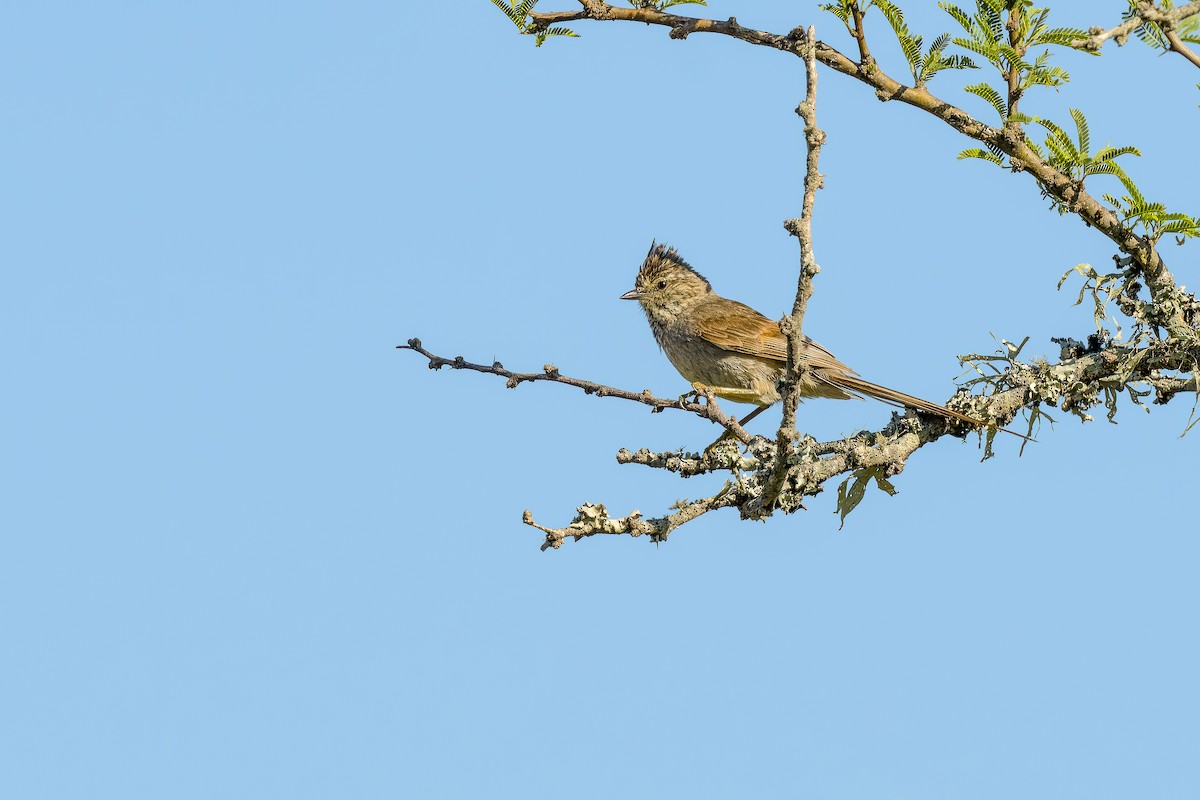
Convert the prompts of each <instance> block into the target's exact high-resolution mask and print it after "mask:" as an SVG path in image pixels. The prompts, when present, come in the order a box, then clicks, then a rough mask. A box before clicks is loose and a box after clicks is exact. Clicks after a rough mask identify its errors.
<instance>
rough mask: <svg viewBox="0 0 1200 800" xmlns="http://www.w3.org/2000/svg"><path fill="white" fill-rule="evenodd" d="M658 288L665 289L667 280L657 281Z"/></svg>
mask: <svg viewBox="0 0 1200 800" xmlns="http://www.w3.org/2000/svg"><path fill="white" fill-rule="evenodd" d="M658 288H660V289H665V288H667V282H666V281H659V282H658Z"/></svg>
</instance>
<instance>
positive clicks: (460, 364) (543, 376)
mask: <svg viewBox="0 0 1200 800" xmlns="http://www.w3.org/2000/svg"><path fill="white" fill-rule="evenodd" d="M396 349H397V350H412V351H414V352H417V353H420V354H421V355H423V356H425V357H426V358H427V359H429V368H430V369H441V368H442V367H450V368H452V369H469V370H474V371H475V372H485V373H487V374H489V375H498V376H500V377H501V378H507V379H508V382H507V384H506V385H507V386H508V388H509V389H515V388H517V387H518V386H520V385H521V384H522V383H526V382H533V381H551V382H553V383H565V384H566V385H568V386H574V387H576V388H578V389H582V390H583V392H584V394H594V395H596V396H597V397H619V398H620V399H622V400H632V401H634V402H635V403H642V404H644V405H648V406H650V407H651V410H652V411H654V412H660V411H662V410H663V409H664V408H678V409H681V410H683V411H689V412H691V413H693V414H695V415H697V416H699V417H703V418H704V419H707V420H709V421H711V422H715V423H716V424H718V425H720V426H721V427H723V428H725V429H726V430H727V431H729V432H730V433H731V434H733V435H734V436H735V437H737V439H738V441H740V442H742V443H743V444H745V443H747V442H749V441H750V438H751V437H750V434H749V433H747V432H746V429H745V428H743V427H742V426H741V425H739V424H738V421H737V420H736V419H734V418H732V417H730V416H727V415H726V414H725V413H724V412H723V411H721V408H720V406H718V405H717V404H716V403H715V402H713V400H712V396H711V395H707V396H706V397H707V401H706V402H705V403H693V402H688V401H686V400H684V399H683V398H679V399H676V400H668V399H666V398H662V397H655V396H654V395H653V394H651V393H650V390H649V389H646V390H644V391H641V392H630V391H627V390H625V389H617V388H614V387H612V386H605V385H604V384H601V383H594V382H592V381H587V380H583V379H582V378H572V377H569V376H567V375H562V374H560V373H559V371H558V367H556V366H554V365H553V364H547V365H546V366H544V367H543V368H542V371H541V372H510V371H509V370H507V369H505V368H504V365H503V364H501V363H500V362H499V361H496V362H493V363H492V365H491V366H487V365H485V364H473V363H471V362H470V361H467V360H465V359H464V358H463V357H462V356H455V357H454V358H445V357H444V356H437V355H434V354H433V353H431V352H429V351H428V350H426V349H425V348H424V347H423V346H422V345H421V340H420V339H416V338H414V339H409V340H408V344H406V345H404V344H398V345H396ZM684 397H687V395H684Z"/></svg>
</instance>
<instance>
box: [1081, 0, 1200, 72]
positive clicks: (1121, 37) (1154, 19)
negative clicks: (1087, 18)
mask: <svg viewBox="0 0 1200 800" xmlns="http://www.w3.org/2000/svg"><path fill="white" fill-rule="evenodd" d="M1193 14H1200V2H1193V3H1188V4H1187V5H1182V6H1179V7H1178V8H1171V9H1162V8H1159V7H1158V6H1157V5H1156V4H1155V3H1153V2H1151V0H1139V2H1138V3H1137V5H1136V8H1135V10H1134V12H1133V15H1132V16H1130V18H1129V19H1127V20H1125V21H1124V22H1122V23H1121V24H1120V25H1117V26H1115V27H1112V28H1109V29H1108V30H1105V29H1104V28H1101V27H1093V28H1091V29H1090V30H1088V33H1090V34H1091V36H1089V37H1088V38H1086V39H1079V40H1076V41H1074V42H1071V46H1072V47H1076V48H1079V49H1080V50H1090V51H1092V52H1098V51H1099V50H1100V48H1102V47H1103V46H1104V43H1105V42H1107V41H1108V40H1109V39H1112V40H1113V41H1115V42H1116V43H1117V46H1118V47H1122V46H1124V44H1125V42H1127V41H1128V40H1129V35H1130V34H1131V33H1133V32H1134V31H1135V30H1137V29H1138V28H1140V27H1141V26H1142V25H1145V24H1147V23H1152V24H1157V25H1158V26H1159V27H1160V28H1161V29H1162V31H1163V33H1164V34H1165V35H1166V38H1167V42H1168V44H1169V49H1171V50H1174V51H1175V52H1176V53H1178V54H1179V55H1181V56H1183V57H1184V58H1186V59H1187V60H1188V61H1190V62H1192V63H1193V64H1194V65H1196V66H1197V67H1200V56H1197V55H1196V53H1195V52H1193V51H1192V50H1191V49H1190V48H1188V46H1187V45H1186V44H1185V43H1184V41H1183V40H1182V39H1180V38H1179V34H1177V33H1175V26H1176V25H1178V24H1179V23H1180V22H1182V21H1183V20H1184V19H1186V18H1188V17H1190V16H1192V15H1193Z"/></svg>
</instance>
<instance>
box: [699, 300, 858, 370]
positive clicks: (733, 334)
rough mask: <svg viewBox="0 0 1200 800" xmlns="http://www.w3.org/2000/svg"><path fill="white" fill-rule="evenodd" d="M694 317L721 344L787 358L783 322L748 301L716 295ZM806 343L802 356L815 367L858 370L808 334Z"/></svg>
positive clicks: (703, 334)
mask: <svg viewBox="0 0 1200 800" xmlns="http://www.w3.org/2000/svg"><path fill="white" fill-rule="evenodd" d="M693 320H694V322H695V325H696V332H697V333H699V334H700V337H701V338H702V339H705V340H706V341H709V342H712V343H713V344H715V345H716V346H717V347H721V348H724V349H726V350H732V351H734V352H736V353H742V354H744V355H748V356H757V357H758V358H765V359H769V360H771V361H778V362H779V363H780V364H784V363H786V362H787V339H786V338H784V335H783V333H782V331H780V330H779V323H778V322H775V321H774V320H770V319H767V318H766V317H764V316H763V315H762V314H760V313H758V312H757V311H755V310H754V309H753V308H750V306H748V305H745V304H743V303H739V302H737V301H736V300H729V299H726V298H724V297H719V298H718V297H714V298H711V299H708V300H705V301H704V302H702V303H698V304H697V305H696V307H694V309H693ZM804 344H805V347H804V349H803V352H801V353H800V359H802V360H804V361H806V362H807V363H808V366H809V367H811V368H812V369H820V370H830V371H833V372H844V373H848V374H850V375H856V374H858V373H856V372H855V371H854V370H852V369H850V368H849V367H847V366H846V365H845V364H843V363H842V362H841V361H838V360H837V357H836V356H834V355H833V353H831V352H829V351H828V350H826V349H825V348H824V347H822V346H821V345H819V344H817V343H816V342H814V341H813V340H812V339H809V338H808V337H807V336H805V337H804Z"/></svg>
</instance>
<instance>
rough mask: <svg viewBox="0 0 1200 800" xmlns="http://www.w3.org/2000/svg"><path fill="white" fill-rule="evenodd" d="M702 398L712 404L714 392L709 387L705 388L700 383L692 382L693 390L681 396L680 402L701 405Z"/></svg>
mask: <svg viewBox="0 0 1200 800" xmlns="http://www.w3.org/2000/svg"><path fill="white" fill-rule="evenodd" d="M701 398H703V399H704V400H706V401H708V402H710V403H711V402H712V399H713V390H712V388H711V387H709V386H705V385H704V384H703V383H700V382H698V381H692V390H691V391H690V392H684V393H683V394H681V395H679V402H680V403H681V404H682V403H699V402H700V400H701Z"/></svg>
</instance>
